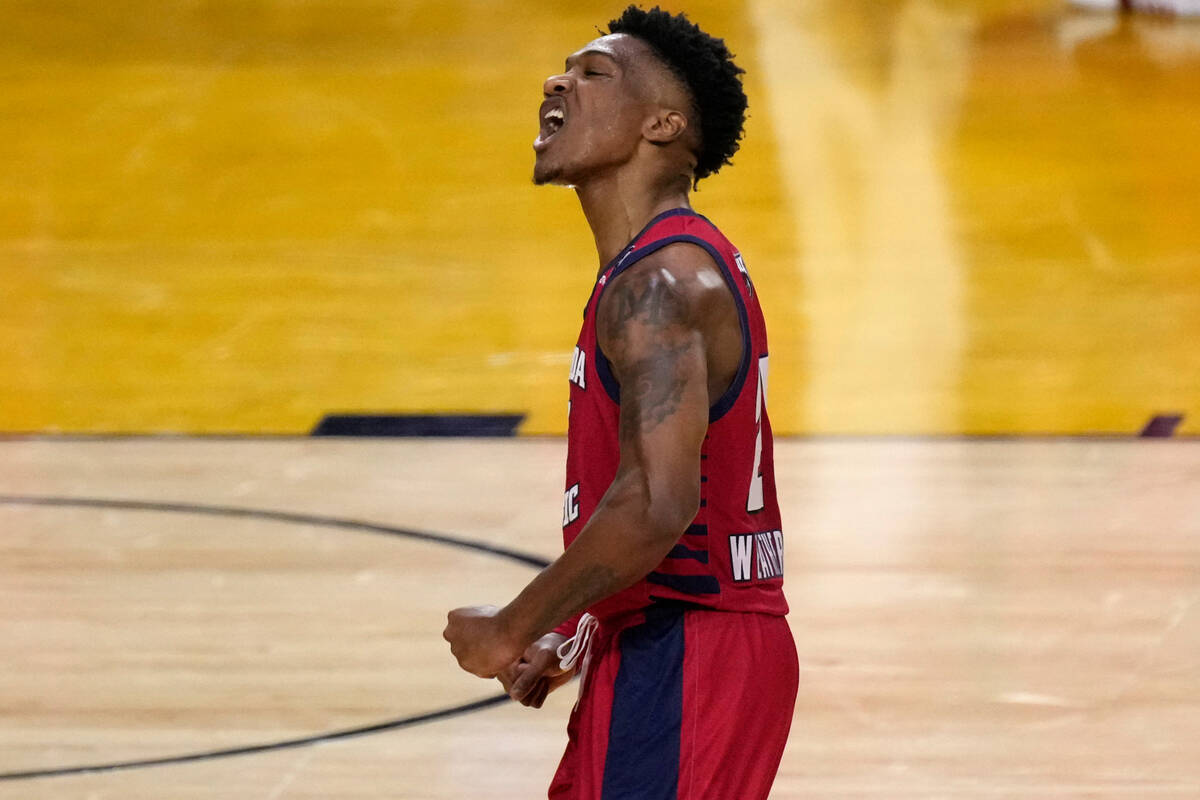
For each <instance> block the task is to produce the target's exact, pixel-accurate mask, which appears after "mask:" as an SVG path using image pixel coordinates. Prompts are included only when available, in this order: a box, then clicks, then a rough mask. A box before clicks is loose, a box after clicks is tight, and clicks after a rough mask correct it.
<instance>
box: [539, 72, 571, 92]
mask: <svg viewBox="0 0 1200 800" xmlns="http://www.w3.org/2000/svg"><path fill="white" fill-rule="evenodd" d="M569 91H571V79H570V78H569V77H567V76H566V75H551V76H550V77H549V78H546V82H545V83H544V84H542V93H543V94H545V95H546V97H551V96H553V95H556V94H566V93H567V92H569Z"/></svg>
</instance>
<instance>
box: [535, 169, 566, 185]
mask: <svg viewBox="0 0 1200 800" xmlns="http://www.w3.org/2000/svg"><path fill="white" fill-rule="evenodd" d="M562 172H563V171H562V168H561V167H559V166H557V165H555V164H534V165H533V182H534V184H535V185H537V186H545V185H546V184H548V183H562V182H563V180H562Z"/></svg>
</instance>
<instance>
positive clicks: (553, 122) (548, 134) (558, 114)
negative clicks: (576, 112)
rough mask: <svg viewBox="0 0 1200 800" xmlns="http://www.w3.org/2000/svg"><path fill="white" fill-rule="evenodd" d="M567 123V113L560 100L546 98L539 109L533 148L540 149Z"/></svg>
mask: <svg viewBox="0 0 1200 800" xmlns="http://www.w3.org/2000/svg"><path fill="white" fill-rule="evenodd" d="M566 124H567V113H566V110H565V109H564V108H563V106H562V103H561V102H556V101H554V100H547V101H546V102H545V103H542V107H541V109H539V118H538V125H539V127H538V137H537V140H536V141H534V143H533V146H534V149H536V150H540V149H541V148H543V147H545V146H546V144H547V143H548V142H549V141H550V140H551V139H553V138H554V135H555V134H557V133H558V132H559V131H561V130H562V129H563V126H564V125H566Z"/></svg>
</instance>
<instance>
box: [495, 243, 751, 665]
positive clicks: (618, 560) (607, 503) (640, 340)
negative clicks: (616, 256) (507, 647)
mask: <svg viewBox="0 0 1200 800" xmlns="http://www.w3.org/2000/svg"><path fill="white" fill-rule="evenodd" d="M714 274H717V273H715V272H714V265H713V264H712V261H711V260H710V259H709V258H708V256H707V254H706V253H704V252H703V251H702V250H699V249H698V248H695V247H691V246H687V245H683V246H672V247H668V248H664V249H663V250H661V251H659V252H658V253H654V254H652V255H650V256H648V257H646V258H645V259H644V260H643V261H641V262H639V263H638V264H637V265H635V266H634V267H632V268H630V269H629V270H628V271H627V272H625V273H623V274H622V275H621V276H619V277H618V278H617V279H616V281H614V282H613V284H612V285H610V286H609V288H608V290H607V291H606V292H605V293H604V294H603V295H602V296H601V302H600V305H599V308H598V309H597V333H598V336H599V340H600V346H601V348H602V349H603V351H604V353H605V354H606V355H607V356H608V358H609V360H610V362H611V363H612V367H613V371H614V373H615V374H616V377H617V380H618V382H619V383H620V385H621V411H620V427H619V437H620V464H619V466H618V468H617V473H616V476H615V478H614V479H613V482H612V485H611V486H610V487H609V489H608V491H607V492H606V493H605V495H604V497H603V498H602V500H601V501H600V503H599V505H598V506H597V508H596V510H595V512H594V513H593V514H592V516H591V518H590V519H589V520H588V522H587V524H586V525H585V526H584V527H583V530H582V531H580V533H579V535H578V537H576V539H575V541H574V542H573V543H572V544H571V546H570V547H569V548H568V549H567V550H566V552H565V553H564V554H563V555H562V556H561V557H559V558H558V559H557V560H556V561H555V562H554V563H553V564H551V565H550V566H549V567H547V568H546V569H545V570H543V571H542V572H541V573H540V574H539V575H538V576H537V577H536V578H534V580H533V581H532V582H531V583H530V584H529V585H528V586H527V587H526V588H525V590H524V591H522V592H521V594H520V595H518V596H517V598H516V599H514V600H513V601H512V602H511V603H510V604H509V605H508V606H506V607H505V608H504V609H502V610H501V611H500V612H499V616H500V617H501V618H502V622H503V624H504V625H505V626H507V627H508V629H509V630H510V632H511V634H512V636H513V637H514V638H515V639H516V640H518V641H522V642H529V641H532V640H533V639H535V638H537V637H538V636H540V635H541V634H543V633H545V632H546V631H549V630H551V629H552V628H553V627H554V626H555V625H556V624H558V623H559V622H561V621H562V620H564V619H566V618H568V617H570V616H571V615H572V614H575V613H576V612H578V611H580V610H582V609H584V608H587V607H588V606H590V605H592V604H593V603H595V602H597V601H599V600H602V599H603V598H605V597H608V596H609V595H612V594H614V593H616V592H618V591H620V590H622V589H624V588H626V587H627V586H630V585H631V584H633V583H635V582H636V581H637V580H639V579H640V578H642V577H644V576H645V575H646V573H648V572H649V571H650V570H652V569H653V568H654V567H655V566H657V565H658V563H659V562H660V561H662V559H663V558H664V557H665V556H666V554H667V553H668V552H669V551H670V549H671V547H672V546H673V545H674V544H675V542H676V541H677V540H678V539H679V536H680V535H681V534H682V533H683V531H684V529H685V528H686V527H687V526H688V524H689V523H690V522H691V521H692V519H693V518H694V517H695V515H696V511H697V509H698V507H699V502H700V447H701V444H702V442H703V440H704V435H705V432H706V430H707V427H708V410H709V405H710V398H709V383H710V381H709V364H708V357H707V355H708V354H707V353H706V342H707V341H708V339H709V338H710V336H708V335H706V334H707V333H709V332H708V331H706V329H705V326H706V325H707V326H710V327H711V326H712V325H713V324H714V315H713V314H712V313H711V312H712V311H713V308H714V296H713V295H714V292H717V293H719V292H726V294H725V296H724V297H723V298H722V297H717V298H716V299H715V304H716V305H717V307H718V308H719V309H720V310H722V311H724V310H725V308H724V306H720V303H721V302H722V301H726V302H727V301H728V294H727V291H728V290H727V289H725V287H724V285H723V284H722V283H720V279H719V274H717V275H718V277H717V281H716V282H714V280H713V275H714ZM731 308H732V306H731V305H730V309H731Z"/></svg>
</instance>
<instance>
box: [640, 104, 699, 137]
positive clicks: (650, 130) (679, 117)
mask: <svg viewBox="0 0 1200 800" xmlns="http://www.w3.org/2000/svg"><path fill="white" fill-rule="evenodd" d="M687 127H688V121H687V117H686V116H684V114H683V113H682V112H680V111H671V110H670V109H665V108H664V109H661V110H659V111H658V112H657V113H656V114H655V115H654V116H652V117H650V118H648V119H647V120H646V122H645V123H644V124H643V125H642V136H644V137H646V139H647V140H648V141H651V142H653V143H654V144H670V143H671V142H673V141H675V140H676V139H678V138H679V137H681V136H683V134H684V131H686V130H687Z"/></svg>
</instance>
